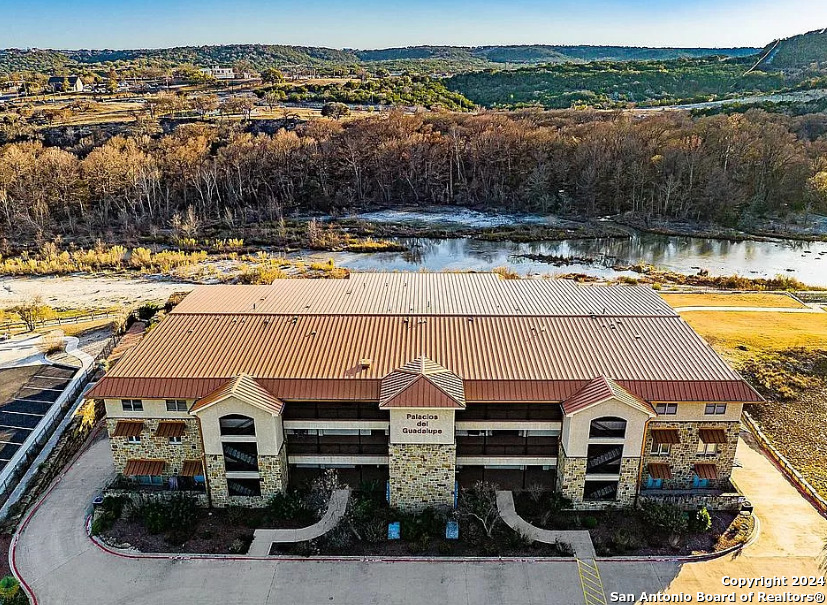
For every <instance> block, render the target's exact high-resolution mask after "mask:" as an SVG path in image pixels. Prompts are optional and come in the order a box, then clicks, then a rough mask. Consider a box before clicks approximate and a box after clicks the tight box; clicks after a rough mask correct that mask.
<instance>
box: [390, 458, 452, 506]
mask: <svg viewBox="0 0 827 605" xmlns="http://www.w3.org/2000/svg"><path fill="white" fill-rule="evenodd" d="M388 453H389V469H388V470H389V475H390V505H391V506H394V507H397V508H400V509H403V510H421V509H423V508H427V507H430V506H433V507H453V505H454V491H455V485H456V453H457V446H456V445H453V444H450V445H448V444H435V443H404V444H402V443H400V444H391V445H390V446H389V448H388Z"/></svg>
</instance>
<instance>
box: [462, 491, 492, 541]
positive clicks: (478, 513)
mask: <svg viewBox="0 0 827 605" xmlns="http://www.w3.org/2000/svg"><path fill="white" fill-rule="evenodd" d="M457 515H458V516H459V517H460V519H466V520H474V521H476V522H477V523H479V524H480V525H481V526H482V529H483V531H484V532H485V535H486V536H488V537H489V538H490V537H491V536H492V535H493V533H494V529H495V528H496V527H497V524H498V523H499V521H500V511H499V509H498V508H497V487H496V486H495V485H494V484H493V483H489V482H487V481H477V482H476V483H475V484H474V486H473V487H472V488H471V489H468V490H463V492H462V493H461V494H460V497H459V505H458V506H457Z"/></svg>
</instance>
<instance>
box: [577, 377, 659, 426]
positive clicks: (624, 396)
mask: <svg viewBox="0 0 827 605" xmlns="http://www.w3.org/2000/svg"><path fill="white" fill-rule="evenodd" d="M609 399H616V400H618V401H621V402H623V403H625V404H626V405H628V406H630V407H633V408H635V409H638V410H640V411H641V412H644V413H645V414H649V415H650V416H654V415H655V410H654V409H652V406H651V405H649V404H648V403H647V402H646V401H644V400H642V399H641V398H640V397H637V396H636V395H633V394H632V393H630V392H629V391H627V390H626V389H624V388H623V387H621V386H620V385H619V384H617V383H616V382H614V381H613V380H609V379H608V378H606V377H605V376H598V377H597V378H595V379H594V380H591V381H589V382H588V383H587V384H586V386H584V387H583V388H582V389H580V390H579V391H577V393H575V394H574V395H572V396H571V397H569V398H568V399H566V400H565V401H564V402H563V411H564V412H565V413H566V414H573V413H574V412H578V411H580V410H584V409H586V408H588V407H590V406H592V405H595V404H597V403H601V402H603V401H607V400H609Z"/></svg>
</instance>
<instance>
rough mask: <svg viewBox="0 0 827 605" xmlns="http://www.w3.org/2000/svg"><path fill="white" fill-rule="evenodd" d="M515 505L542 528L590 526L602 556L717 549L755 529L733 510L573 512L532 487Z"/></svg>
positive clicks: (664, 508)
mask: <svg viewBox="0 0 827 605" xmlns="http://www.w3.org/2000/svg"><path fill="white" fill-rule="evenodd" d="M514 504H515V508H516V511H517V514H518V515H520V516H521V517H523V519H525V520H526V521H528V522H529V523H531V524H532V525H535V526H537V527H540V528H543V529H550V530H578V529H579V530H587V531H588V532H589V534H590V535H591V538H592V541H593V542H594V548H595V551H596V553H597V554H598V555H599V556H683V555H692V554H706V553H715V552H718V551H721V550H724V549H726V548H729V547H731V546H734V545H736V544H739V543H743V542H746V540H747V539H748V538H749V536H750V535H751V533H752V523H753V520H752V518H751V517H746V516H742V515H736V514H734V513H730V512H708V513H707V512H704V513H700V514H699V512H698V511H691V512H688V513H684V512H682V511H680V510H678V509H676V508H674V507H672V506H670V505H647V506H644V507H643V508H641V509H629V508H618V509H616V510H607V511H572V510H566V508H567V507H568V506H570V503H569V502H568V501H566V499H565V498H562V497H561V496H560V495H559V494H556V493H549V492H533V493H532V492H530V491H525V492H515V494H514ZM704 510H705V509H704ZM707 515H708V516H707Z"/></svg>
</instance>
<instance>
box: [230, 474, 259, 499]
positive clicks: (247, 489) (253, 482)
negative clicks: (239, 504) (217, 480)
mask: <svg viewBox="0 0 827 605" xmlns="http://www.w3.org/2000/svg"><path fill="white" fill-rule="evenodd" d="M227 489H228V491H229V492H230V495H231V496H261V479H230V478H227Z"/></svg>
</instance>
